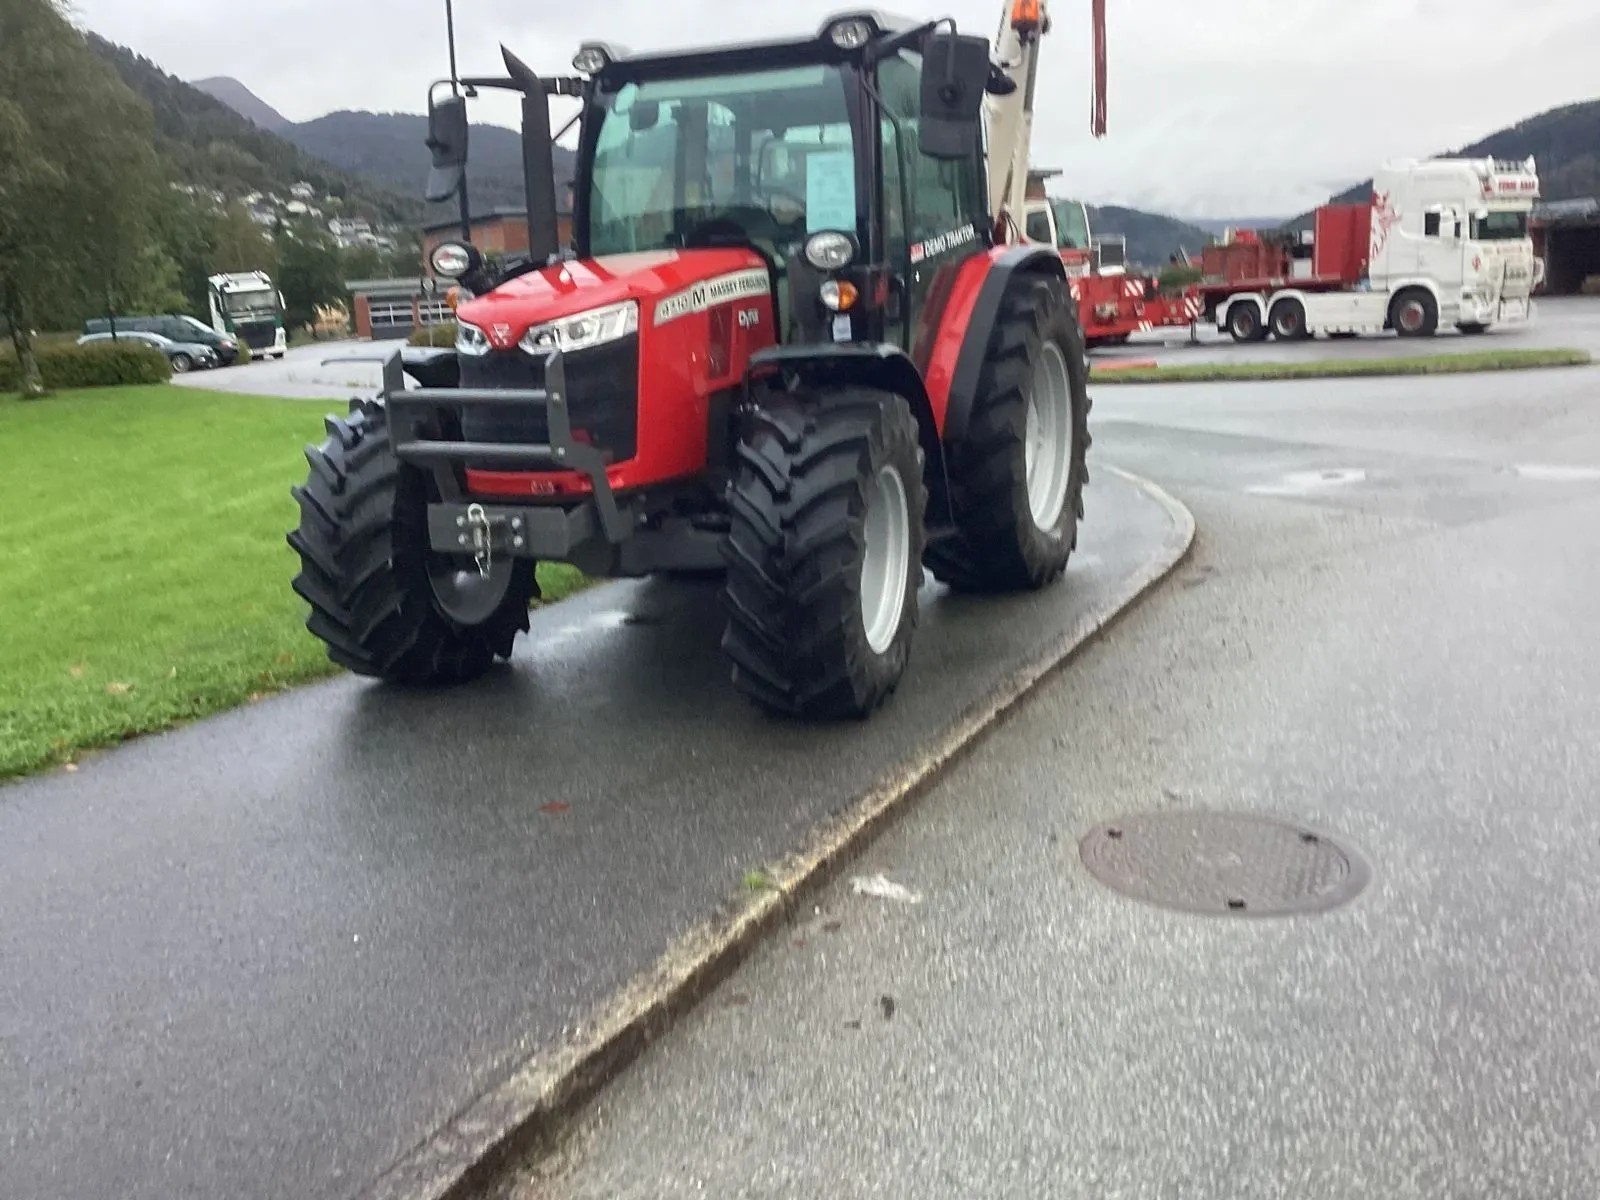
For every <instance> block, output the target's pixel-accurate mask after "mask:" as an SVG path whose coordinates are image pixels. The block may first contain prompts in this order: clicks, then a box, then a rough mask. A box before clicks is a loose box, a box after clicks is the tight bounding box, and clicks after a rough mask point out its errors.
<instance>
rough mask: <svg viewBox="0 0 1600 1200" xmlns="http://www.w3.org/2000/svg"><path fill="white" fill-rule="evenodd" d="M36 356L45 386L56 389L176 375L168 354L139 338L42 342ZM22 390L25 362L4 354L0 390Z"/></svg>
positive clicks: (155, 380) (114, 384)
mask: <svg viewBox="0 0 1600 1200" xmlns="http://www.w3.org/2000/svg"><path fill="white" fill-rule="evenodd" d="M34 357H35V358H37V359H38V362H39V374H40V375H41V376H43V378H44V386H45V387H47V388H49V389H51V390H52V391H55V390H57V389H64V388H95V387H122V386H126V385H130V384H141V383H165V382H166V381H167V380H169V379H171V378H172V366H171V364H170V363H168V362H167V356H166V355H165V354H163V353H161V351H159V350H157V349H156V348H155V347H154V346H146V345H143V344H142V343H136V342H124V343H122V344H120V345H116V344H108V343H96V344H93V345H89V346H41V347H40V348H39V349H38V352H37V353H36V354H35V356H34ZM21 390H22V367H21V365H20V364H19V363H18V362H17V360H16V358H15V357H14V356H7V357H5V358H0V392H17V391H21Z"/></svg>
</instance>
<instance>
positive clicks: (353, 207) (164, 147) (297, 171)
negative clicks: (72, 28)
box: [87, 33, 422, 225]
mask: <svg viewBox="0 0 1600 1200" xmlns="http://www.w3.org/2000/svg"><path fill="white" fill-rule="evenodd" d="M87 36H88V41H89V47H90V49H92V50H93V51H94V52H95V53H96V54H98V55H99V56H100V57H101V58H103V59H105V61H106V62H108V63H109V64H110V65H111V66H112V67H113V68H115V69H116V71H117V73H118V74H119V75H121V76H122V78H123V81H124V82H126V83H127V84H128V86H129V87H131V88H132V89H133V90H134V91H135V92H136V93H138V94H139V95H140V96H141V97H143V98H144V99H145V101H146V102H148V103H149V105H150V108H151V110H152V111H153V112H154V114H155V124H156V151H157V153H159V154H160V155H161V157H162V159H163V160H164V161H165V162H166V163H167V164H168V168H169V170H170V171H171V173H172V176H173V178H174V180H175V181H176V182H179V183H183V184H188V185H190V186H193V187H198V188H203V189H206V190H213V189H214V190H217V191H220V192H222V193H223V194H224V195H226V196H228V197H229V198H232V199H237V198H240V197H242V196H245V195H248V194H249V193H251V192H270V193H274V194H277V195H280V196H287V195H289V193H290V190H291V189H292V188H293V186H294V185H295V184H296V183H298V182H300V181H302V180H303V181H305V182H306V183H309V184H311V185H312V187H313V188H314V189H315V191H316V194H317V195H319V196H331V197H334V198H336V199H338V200H339V201H341V202H342V204H343V205H344V210H345V212H346V213H347V214H351V215H359V216H365V217H368V218H370V219H376V220H379V221H384V222H389V223H393V224H401V225H415V224H416V223H417V221H418V220H419V218H420V216H421V213H422V204H421V203H420V202H419V200H418V199H417V198H416V196H415V194H414V193H413V194H410V195H405V194H401V193H397V192H395V191H391V190H390V189H388V188H387V187H384V186H383V185H382V184H381V183H374V182H372V181H371V180H367V179H360V178H357V177H356V176H354V175H352V174H351V173H349V172H346V171H342V170H339V169H338V168H337V167H335V166H330V165H329V164H328V163H326V162H321V161H319V160H317V159H315V158H313V157H312V156H311V155H309V154H307V153H306V152H305V151H303V150H301V149H300V148H299V147H298V146H295V145H293V144H291V143H289V142H286V141H284V140H283V139H282V138H281V137H278V136H277V135H276V134H273V133H270V132H268V131H267V130H265V129H262V128H260V127H259V126H257V125H255V124H253V123H251V122H250V121H247V120H246V119H245V118H244V117H242V116H240V115H239V114H238V113H237V112H235V111H234V110H233V109H232V108H230V107H229V106H228V105H226V104H224V103H222V101H220V100H217V99H215V98H213V97H212V96H209V95H207V94H206V93H205V92H202V91H200V90H199V89H198V88H196V87H193V86H191V85H190V84H187V83H184V82H183V80H181V79H178V78H176V77H174V76H172V75H169V74H167V73H166V72H165V71H163V70H162V69H161V68H160V67H158V66H156V65H155V63H153V62H151V61H150V60H149V59H147V58H144V57H142V56H140V55H137V54H135V53H134V52H133V51H131V50H128V49H126V48H125V47H122V46H117V45H113V44H112V43H111V42H108V41H106V40H105V39H104V38H100V37H97V36H95V35H94V34H92V33H91V34H89V35H87ZM419 119H420V118H419Z"/></svg>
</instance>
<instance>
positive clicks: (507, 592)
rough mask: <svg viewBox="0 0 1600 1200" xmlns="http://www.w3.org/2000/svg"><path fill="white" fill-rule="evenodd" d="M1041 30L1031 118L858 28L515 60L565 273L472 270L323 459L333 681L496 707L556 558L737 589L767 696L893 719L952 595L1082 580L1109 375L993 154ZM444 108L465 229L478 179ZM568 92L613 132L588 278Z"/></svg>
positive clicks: (304, 553)
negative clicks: (1093, 414)
mask: <svg viewBox="0 0 1600 1200" xmlns="http://www.w3.org/2000/svg"><path fill="white" fill-rule="evenodd" d="M1021 7H1023V8H1030V7H1031V10H1032V11H1034V12H1035V13H1036V12H1037V10H1038V8H1039V5H1038V4H1037V3H1034V4H1032V5H1031V6H1029V5H1023V6H1021ZM1024 16H1026V14H1024ZM1017 32H1018V34H1019V36H1021V37H1022V39H1023V41H1024V42H1025V44H1027V45H1028V46H1029V47H1030V53H1029V55H1028V56H1027V64H1026V70H1027V73H1028V75H1027V80H1026V83H1027V87H1026V91H1025V92H1024V91H1023V90H1022V88H1021V87H1019V82H1020V81H1019V80H1018V78H1017V77H1016V74H1015V73H1016V72H1017V70H1018V64H1015V63H1013V64H1009V65H1008V66H1005V67H1000V66H996V65H994V64H993V63H992V62H991V58H990V48H989V44H988V42H987V41H986V40H985V39H983V38H976V37H969V36H963V35H959V34H957V33H955V32H953V26H952V25H951V23H950V22H948V21H941V22H928V23H923V24H894V23H890V22H888V21H886V20H884V19H881V18H879V17H876V16H873V15H868V14H856V13H850V14H846V15H843V16H839V17H836V18H834V19H832V20H829V21H828V22H827V23H826V24H825V26H824V27H823V28H822V29H821V30H820V31H819V32H818V33H817V34H815V35H813V36H806V37H797V38H792V39H789V40H786V41H777V42H764V43H760V44H754V45H740V46H729V47H724V48H713V49H694V50H687V51H680V52H671V53H660V54H651V55H646V56H625V55H622V54H619V53H615V52H613V51H612V50H611V49H609V48H608V47H605V46H603V45H585V46H584V47H583V48H582V49H581V50H580V52H579V53H578V55H577V57H576V58H575V59H574V67H575V69H576V70H577V72H578V74H577V75H576V76H574V77H570V78H559V79H553V80H546V79H541V78H538V77H537V76H536V75H535V74H534V73H533V72H532V71H531V70H530V69H529V68H528V67H527V66H525V65H524V64H523V63H522V62H520V61H519V60H518V59H517V58H516V57H514V56H513V55H511V54H510V53H509V52H504V59H505V63H506V68H507V75H506V77H504V78H499V77H497V78H493V79H470V80H461V81H459V83H460V84H461V85H462V86H464V87H465V88H466V89H467V90H468V91H469V92H471V91H474V90H476V89H481V88H485V87H501V88H507V89H512V90H514V91H516V92H519V93H521V95H522V97H523V100H522V111H523V143H524V160H525V171H526V176H527V180H526V182H527V192H528V223H529V240H530V247H531V248H530V252H529V254H528V255H527V256H526V257H525V258H522V259H520V260H516V261H512V262H510V263H508V264H505V265H503V266H502V267H501V268H500V269H499V270H498V271H497V272H495V273H493V274H490V273H489V272H488V271H487V269H486V268H485V265H484V261H483V259H482V257H481V256H480V255H479V253H478V252H477V251H476V249H475V248H474V247H472V246H470V245H467V244H453V243H452V244H448V245H445V246H441V247H439V248H438V249H437V250H436V251H435V252H434V254H433V256H432V266H433V268H434V270H435V272H436V273H438V274H441V275H444V276H447V277H451V278H454V279H456V280H458V281H459V283H460V284H461V286H462V288H463V290H464V293H465V294H466V295H467V297H468V298H466V299H465V300H463V301H462V302H461V303H460V304H459V307H458V310H457V316H458V318H459V331H460V333H459V337H458V339H457V341H456V345H455V347H454V349H453V350H451V351H440V352H432V353H430V352H427V351H407V352H405V353H404V354H402V355H396V356H394V357H392V358H391V359H389V360H388V362H387V364H386V366H385V376H384V387H383V390H382V392H381V394H380V395H379V396H378V397H377V398H376V399H372V400H362V401H357V402H354V403H353V404H352V406H351V412H350V413H349V415H348V416H345V417H331V418H329V420H328V422H327V426H328V438H327V440H326V441H325V442H323V443H322V445H321V446H319V447H310V448H308V451H307V457H308V458H309V460H310V464H311V470H310V474H309V477H308V479H307V481H306V482H305V484H304V485H303V486H301V487H297V488H295V489H294V495H295V498H296V499H297V500H298V502H299V505H300V524H299V528H298V529H297V530H296V531H295V532H293V533H292V534H291V535H290V537H289V541H290V544H291V545H292V546H293V547H294V548H295V550H297V551H298V552H299V555H300V562H301V570H300V573H299V575H298V576H297V578H296V579H295V583H294V586H295V590H296V591H297V592H298V593H299V594H300V596H301V597H303V598H304V599H305V600H306V601H307V602H308V603H309V604H310V606H311V614H310V618H309V621H308V626H309V628H310V630H311V631H312V633H314V634H315V635H316V636H318V637H319V638H321V639H322V640H323V641H325V642H326V643H327V645H328V647H329V653H330V655H331V656H332V658H333V659H334V660H335V661H337V662H339V663H341V664H343V665H344V666H346V667H348V668H350V669H351V670H353V671H356V672H358V673H360V674H364V675H371V676H377V677H381V678H384V679H390V680H398V681H407V682H416V683H451V682H457V681H462V680H467V679H470V678H473V677H475V676H477V675H479V674H481V673H482V672H483V671H485V670H486V669H487V668H488V667H489V666H490V665H491V664H492V662H493V661H494V660H495V659H496V658H497V657H499V658H506V657H509V656H510V654H511V651H512V644H513V642H514V641H515V640H516V637H517V635H518V633H519V632H522V631H524V630H527V629H528V628H529V617H528V609H529V604H530V601H531V599H532V598H533V597H534V596H535V595H536V588H537V585H536V583H535V579H534V566H535V564H536V563H537V562H540V561H559V562H568V563H573V564H576V565H577V566H578V567H579V568H581V569H582V570H583V571H585V572H588V573H590V574H593V575H613V576H642V575H649V574H654V573H698V572H707V571H717V572H725V575H724V578H725V582H724V583H723V594H724V601H725V605H724V607H725V611H726V617H727V626H726V632H725V634H724V636H723V641H722V645H723V650H724V652H725V654H726V656H727V659H728V662H729V664H730V665H731V668H732V674H733V679H734V682H735V684H736V685H737V686H738V687H739V688H740V689H741V690H742V691H744V692H745V693H747V694H748V695H749V696H751V697H752V698H753V699H754V700H755V701H756V702H758V703H759V704H760V705H762V706H764V707H765V708H767V709H770V710H773V711H776V712H781V713H787V714H798V715H804V716H812V717H839V716H847V715H851V716H860V715H865V714H867V713H869V712H871V711H872V710H873V709H874V708H876V707H877V706H878V705H879V704H880V703H881V702H882V701H883V700H884V699H885V698H886V697H887V696H888V695H889V694H890V693H891V692H893V690H894V689H895V687H896V685H897V684H898V682H899V681H900V678H901V676H902V674H903V673H904V671H905V668H906V662H907V658H908V656H909V654H910V650H911V642H912V634H913V630H914V628H915V626H916V623H917V604H918V590H919V585H920V584H921V582H922V577H923V570H922V568H923V566H924V565H925V566H926V567H927V568H928V569H929V570H930V571H932V573H933V574H934V576H936V577H937V578H938V579H940V580H942V581H943V582H944V583H946V584H947V585H949V586H950V587H951V588H954V589H959V590H961V591H967V592H1008V591H1013V590H1018V589H1033V588H1042V587H1044V586H1046V585H1048V584H1050V583H1051V582H1052V581H1054V580H1056V579H1058V578H1059V577H1060V576H1061V574H1062V571H1063V569H1064V568H1065V567H1066V565H1067V560H1068V557H1069V556H1070V555H1071V553H1072V550H1073V548H1074V546H1075V544H1076V538H1077V529H1078V521H1079V518H1080V517H1081V515H1082V511H1083V510H1082V492H1083V488H1084V484H1085V482H1086V480H1087V477H1088V472H1087V469H1086V466H1085V461H1084V456H1085V452H1086V450H1087V448H1088V446H1089V432H1088V428H1087V418H1088V412H1089V399H1088V396H1087V394H1086V379H1087V370H1086V366H1085V358H1084V346H1083V336H1082V333H1081V331H1080V329H1079V327H1078V321H1077V316H1076V310H1075V308H1074V305H1073V303H1072V298H1071V295H1070V293H1069V291H1068V288H1067V284H1066V280H1065V278H1064V273H1063V270H1062V263H1061V259H1060V257H1059V256H1058V255H1057V254H1056V253H1054V251H1053V250H1052V249H1051V248H1050V247H1039V246H1030V245H1026V244H1018V245H1007V244H1002V243H1001V242H1000V241H999V240H998V239H1000V238H1001V237H1003V236H1004V233H1003V231H1004V230H1005V228H1006V226H1007V221H1005V220H1003V219H1002V214H999V213H996V212H993V211H991V208H992V204H991V201H990V199H989V197H990V187H989V172H990V164H991V162H1001V161H1002V156H1009V161H1010V162H1015V161H1018V160H1019V159H1020V161H1022V162H1024V163H1025V159H1026V154H1025V147H1024V148H1023V150H1022V152H1021V154H1020V155H1019V154H1018V153H1016V149H1017V148H1016V147H993V146H991V147H990V148H989V151H988V158H987V159H986V157H985V148H984V136H983V133H984V111H983V110H984V105H985V102H986V98H987V100H988V102H989V103H991V105H992V104H995V103H1001V104H1005V103H1016V104H1020V103H1023V102H1024V101H1025V102H1026V103H1030V104H1031V96H1032V87H1033V72H1035V71H1036V70H1037V61H1036V59H1035V58H1034V57H1033V54H1034V53H1035V52H1036V49H1037V40H1038V33H1039V30H1038V27H1037V24H1035V25H1034V27H1033V28H1032V29H1031V30H1029V29H1022V28H1021V27H1017ZM442 87H443V85H442V84H441V85H436V90H435V99H434V100H433V101H432V103H431V105H430V139H429V144H430V146H431V147H432V150H433V154H434V172H433V177H432V178H431V179H430V183H429V194H430V198H432V199H435V200H439V199H445V198H448V197H450V196H452V195H456V194H457V192H458V190H459V189H460V188H461V186H462V178H463V172H464V166H465V163H466V159H467V119H466V109H465V99H464V98H463V97H462V96H461V95H459V94H457V93H456V89H455V88H454V87H452V88H451V89H450V92H449V93H448V94H440V93H441V92H442ZM552 95H560V96H570V97H576V98H578V99H579V101H580V103H581V125H580V134H579V149H578V155H577V167H576V178H575V181H574V189H573V194H574V214H573V218H574V219H573V233H572V245H571V246H570V247H560V246H558V245H557V236H556V229H557V222H556V205H555V184H556V181H555V178H554V173H553V168H552V154H551V147H552V144H553V141H552V137H551V132H550V130H551V124H550V112H549V97H550V96H552ZM1023 124H1024V127H1025V123H1023ZM1006 169H1010V168H1009V166H1008V167H1007V168H1006ZM402 372H405V373H408V374H410V375H411V376H412V377H413V378H414V380H415V381H416V382H418V383H420V384H421V385H422V386H420V387H409V388H408V386H407V384H406V380H405V378H404V376H403V374H402Z"/></svg>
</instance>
